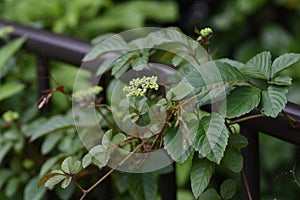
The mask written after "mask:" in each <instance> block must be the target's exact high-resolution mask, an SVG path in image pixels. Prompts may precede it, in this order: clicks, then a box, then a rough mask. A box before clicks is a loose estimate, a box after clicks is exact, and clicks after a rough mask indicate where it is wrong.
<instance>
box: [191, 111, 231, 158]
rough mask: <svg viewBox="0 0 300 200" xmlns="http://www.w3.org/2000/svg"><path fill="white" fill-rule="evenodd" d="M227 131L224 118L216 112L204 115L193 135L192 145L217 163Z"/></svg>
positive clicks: (225, 141) (223, 148) (223, 146)
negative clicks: (208, 115) (207, 115)
mask: <svg viewBox="0 0 300 200" xmlns="http://www.w3.org/2000/svg"><path fill="white" fill-rule="evenodd" d="M227 140H228V131H227V129H226V126H225V123H224V118H223V117H222V116H220V115H219V114H217V113H212V114H211V116H210V117H204V118H203V119H202V120H201V121H200V123H199V126H198V130H197V132H196V133H195V136H194V137H193V147H194V148H195V150H197V151H198V152H199V153H200V154H201V155H203V156H204V157H206V158H208V159H209V160H210V161H213V162H215V163H217V164H219V163H220V161H221V159H222V157H223V155H224V151H225V148H226V145H227Z"/></svg>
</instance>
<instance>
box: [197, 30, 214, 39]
mask: <svg viewBox="0 0 300 200" xmlns="http://www.w3.org/2000/svg"><path fill="white" fill-rule="evenodd" d="M212 33H213V31H212V29H211V28H204V29H201V31H200V34H201V36H202V37H209V36H210V35H211V34H212Z"/></svg>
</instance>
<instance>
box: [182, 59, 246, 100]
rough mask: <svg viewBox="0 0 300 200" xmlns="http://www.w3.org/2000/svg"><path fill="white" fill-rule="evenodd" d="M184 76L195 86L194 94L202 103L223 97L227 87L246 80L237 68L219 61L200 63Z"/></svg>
mask: <svg viewBox="0 0 300 200" xmlns="http://www.w3.org/2000/svg"><path fill="white" fill-rule="evenodd" d="M185 78H186V79H187V81H188V82H189V83H190V84H191V85H192V86H193V87H194V88H195V90H194V91H195V95H196V96H197V97H198V98H197V99H198V101H199V102H202V103H203V102H206V101H213V100H214V99H217V98H218V97H224V96H225V93H226V90H227V89H228V88H230V87H232V86H233V85H237V84H239V83H242V82H244V81H246V80H247V78H246V77H245V76H244V75H243V74H242V73H241V72H240V71H239V70H238V69H237V68H235V67H232V66H231V65H229V64H227V63H222V62H219V61H217V62H214V61H211V62H207V63H205V64H202V65H200V66H199V67H198V68H197V69H196V68H194V69H192V70H191V71H190V72H189V73H188V74H187V75H185Z"/></svg>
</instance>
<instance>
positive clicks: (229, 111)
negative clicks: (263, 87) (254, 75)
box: [221, 86, 261, 118]
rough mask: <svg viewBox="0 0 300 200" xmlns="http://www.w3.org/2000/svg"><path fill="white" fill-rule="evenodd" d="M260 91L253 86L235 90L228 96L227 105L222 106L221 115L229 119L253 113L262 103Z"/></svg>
mask: <svg viewBox="0 0 300 200" xmlns="http://www.w3.org/2000/svg"><path fill="white" fill-rule="evenodd" d="M260 92H261V91H260V89H257V88H255V87H251V86H241V87H237V88H235V89H234V90H233V91H231V92H230V93H229V95H227V98H226V106H225V103H223V104H222V105H221V113H224V115H225V116H226V117H227V118H235V117H240V116H242V115H244V114H246V113H249V112H250V111H252V110H253V109H254V108H255V107H256V106H257V105H258V104H259V102H260Z"/></svg>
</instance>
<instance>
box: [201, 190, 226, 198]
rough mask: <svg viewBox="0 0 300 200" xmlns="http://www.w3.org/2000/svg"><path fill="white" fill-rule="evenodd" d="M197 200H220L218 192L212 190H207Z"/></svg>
mask: <svg viewBox="0 0 300 200" xmlns="http://www.w3.org/2000/svg"><path fill="white" fill-rule="evenodd" d="M199 200H221V197H220V196H219V194H218V192H217V191H216V189H214V188H209V189H207V190H206V191H205V192H203V193H202V194H201V196H200V197H199Z"/></svg>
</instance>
